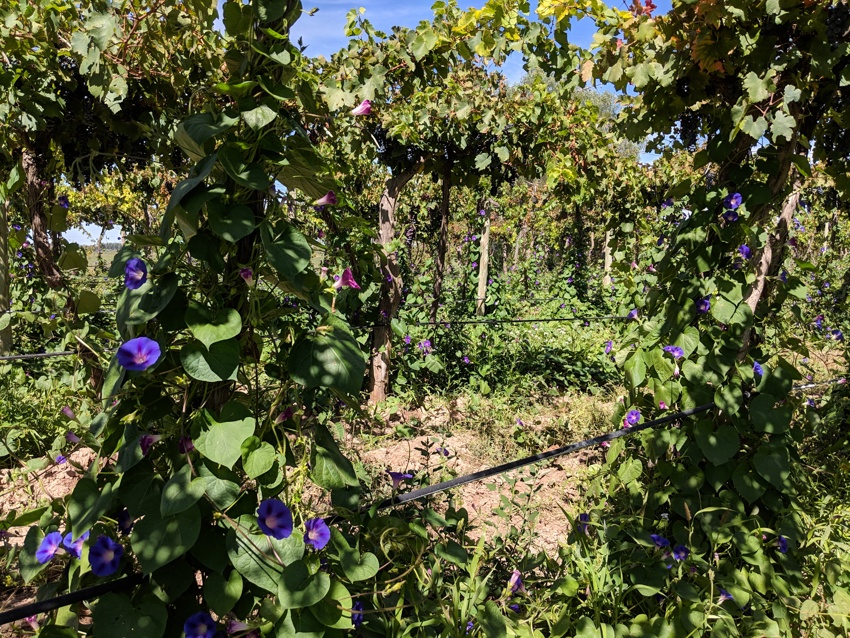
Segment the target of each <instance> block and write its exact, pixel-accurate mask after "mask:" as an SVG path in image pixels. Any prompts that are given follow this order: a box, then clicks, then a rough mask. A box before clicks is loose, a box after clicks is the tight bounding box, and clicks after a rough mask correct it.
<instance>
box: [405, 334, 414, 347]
mask: <svg viewBox="0 0 850 638" xmlns="http://www.w3.org/2000/svg"><path fill="white" fill-rule="evenodd" d="M411 341H412V339H411V338H410V335H404V342H405V343H406V344H407V345H410V342H411Z"/></svg>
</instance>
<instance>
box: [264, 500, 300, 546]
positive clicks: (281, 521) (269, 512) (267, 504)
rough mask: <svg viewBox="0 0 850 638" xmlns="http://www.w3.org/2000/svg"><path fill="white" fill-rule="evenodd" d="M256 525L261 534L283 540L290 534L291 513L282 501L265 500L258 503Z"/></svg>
mask: <svg viewBox="0 0 850 638" xmlns="http://www.w3.org/2000/svg"><path fill="white" fill-rule="evenodd" d="M257 523H258V524H259V526H260V529H261V530H262V531H263V534H265V535H266V536H272V537H274V538H276V539H277V540H283V539H284V538H288V537H289V535H290V534H292V512H291V511H290V510H289V508H288V507H287V506H286V505H284V503H283V501H281V500H279V499H276V498H267V499H266V500H265V501H263V502H262V503H260V508H259V510H258V515H257Z"/></svg>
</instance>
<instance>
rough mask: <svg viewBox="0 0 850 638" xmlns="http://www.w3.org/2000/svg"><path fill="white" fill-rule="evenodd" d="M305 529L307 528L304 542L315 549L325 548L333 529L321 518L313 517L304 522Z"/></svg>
mask: <svg viewBox="0 0 850 638" xmlns="http://www.w3.org/2000/svg"><path fill="white" fill-rule="evenodd" d="M304 529H305V530H307V531H306V532H304V543H305V544H307V545H310V546H311V547H312V548H313V549H315V550H319V549H324V547H325V545H327V544H328V541H329V540H331V530H330V529H328V526H327V523H325V521H324V520H322V519H321V518H311V519H310V520H308V521H307V522H306V523H304Z"/></svg>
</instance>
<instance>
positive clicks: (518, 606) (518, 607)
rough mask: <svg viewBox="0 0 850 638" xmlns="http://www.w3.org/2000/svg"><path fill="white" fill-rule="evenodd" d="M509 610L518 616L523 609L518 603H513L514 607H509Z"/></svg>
mask: <svg viewBox="0 0 850 638" xmlns="http://www.w3.org/2000/svg"><path fill="white" fill-rule="evenodd" d="M508 609H510V610H511V611H512V612H514V613H515V614H518V613H519V612H520V611H522V607H521V606H520V605H519V604H517V603H513V604H512V605H508Z"/></svg>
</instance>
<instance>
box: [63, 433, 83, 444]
mask: <svg viewBox="0 0 850 638" xmlns="http://www.w3.org/2000/svg"><path fill="white" fill-rule="evenodd" d="M65 440H66V441H68V443H79V442H80V437H78V436H77V435H76V434H74V433H73V432H71V431H70V430H69V431H68V432H65Z"/></svg>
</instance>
